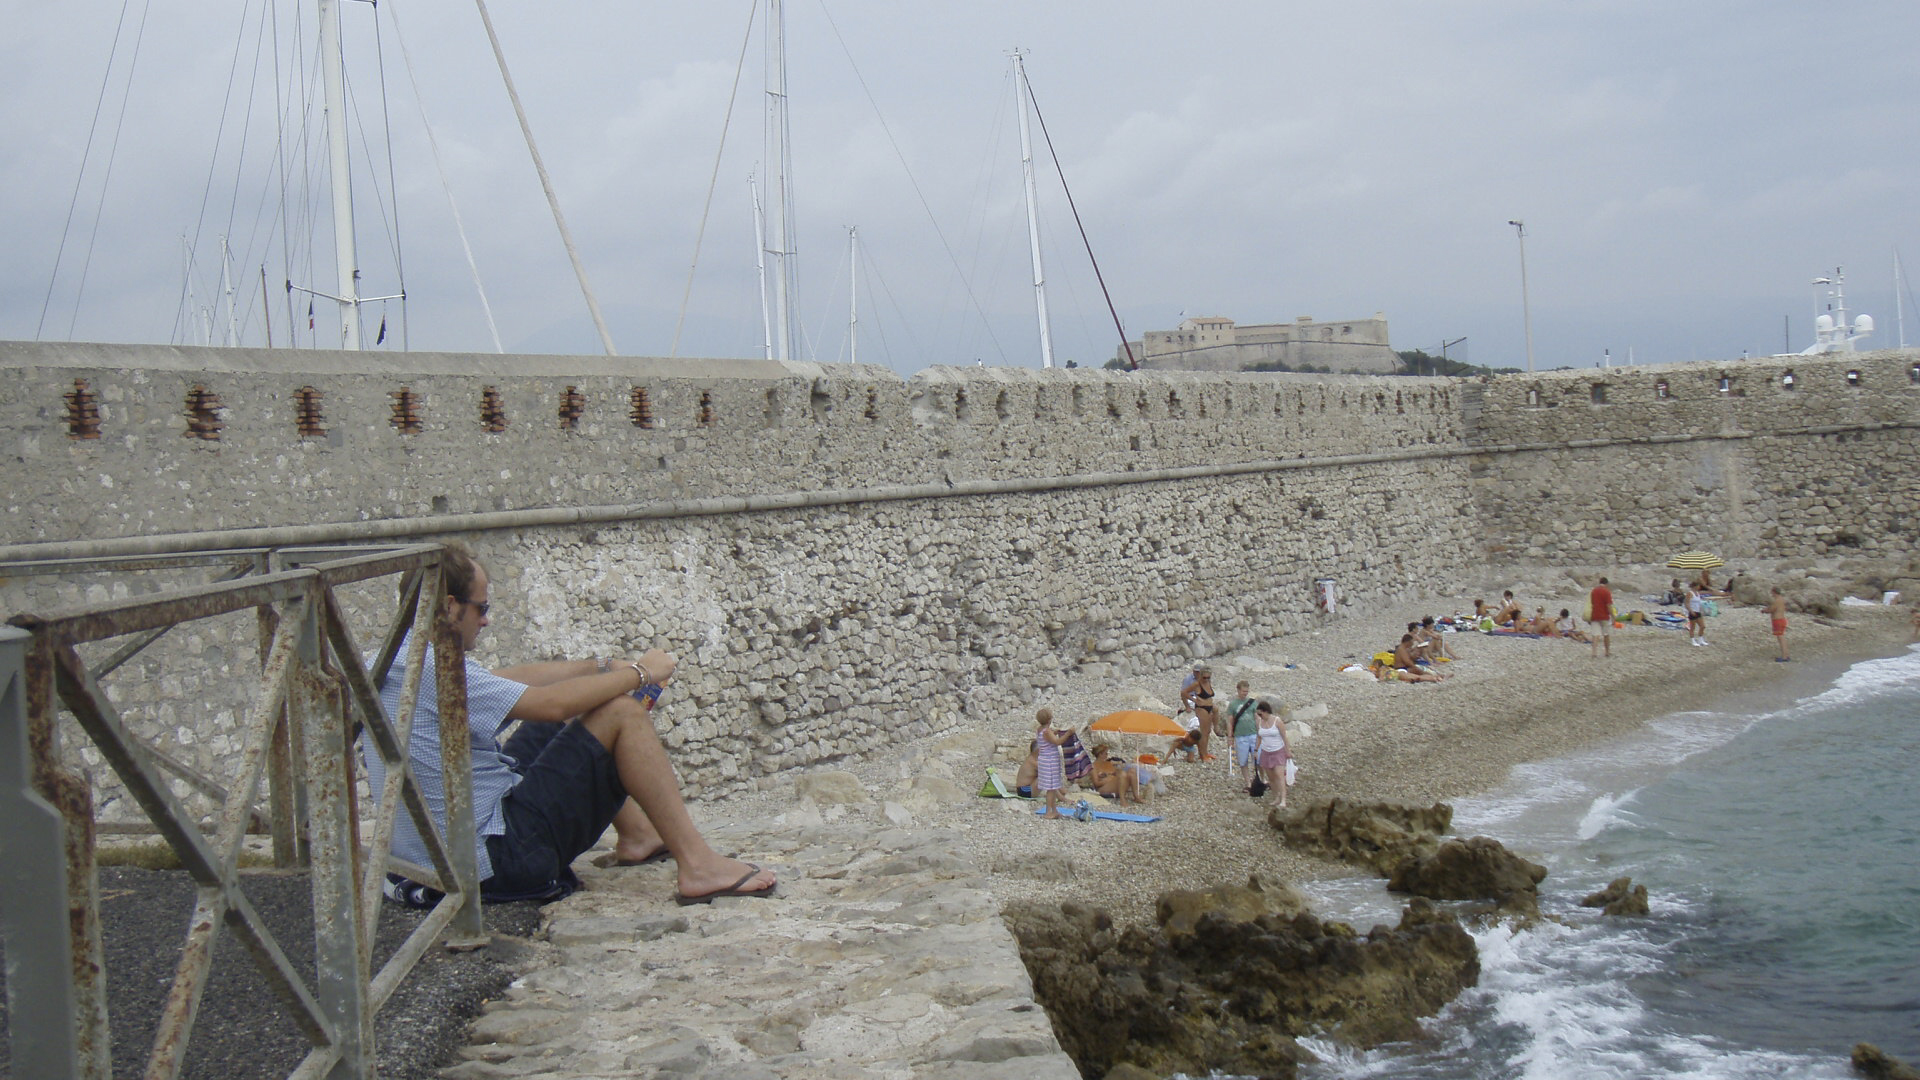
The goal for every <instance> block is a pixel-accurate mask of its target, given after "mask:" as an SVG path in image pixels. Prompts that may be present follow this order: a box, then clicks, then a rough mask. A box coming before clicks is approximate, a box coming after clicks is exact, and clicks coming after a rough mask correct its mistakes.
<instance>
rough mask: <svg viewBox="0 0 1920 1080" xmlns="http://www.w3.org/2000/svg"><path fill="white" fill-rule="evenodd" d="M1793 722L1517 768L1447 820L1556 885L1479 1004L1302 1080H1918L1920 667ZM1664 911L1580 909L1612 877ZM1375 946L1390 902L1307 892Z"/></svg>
mask: <svg viewBox="0 0 1920 1080" xmlns="http://www.w3.org/2000/svg"><path fill="white" fill-rule="evenodd" d="M1800 693H1801V695H1802V696H1801V697H1800V699H1799V700H1789V699H1777V700H1775V701H1772V702H1755V701H1746V702H1739V703H1736V704H1735V705H1733V706H1731V707H1728V708H1725V709H1722V710H1720V711H1715V712H1690V713H1680V714H1676V715H1673V716H1669V717H1666V718H1664V719H1662V720H1659V721H1657V722H1655V723H1653V724H1651V725H1649V726H1648V727H1647V728H1646V729H1645V730H1643V731H1642V732H1640V733H1639V734H1637V735H1635V736H1633V737H1631V738H1629V739H1627V740H1625V741H1622V742H1617V743H1611V744H1608V745H1606V746H1604V747H1600V748H1598V749H1595V750H1592V751H1590V752H1586V753H1582V754H1580V755H1577V756H1573V757H1568V758H1563V759H1559V760H1555V761H1549V762H1544V763H1539V764H1535V765H1529V766H1525V767H1523V768H1521V769H1518V770H1516V771H1515V772H1514V774H1513V776H1512V777H1511V779H1510V781H1509V783H1508V785H1507V786H1506V787H1505V788H1503V789H1502V790H1500V791H1497V792H1494V793H1492V794H1490V795H1487V796H1485V797H1481V798H1476V799H1470V800H1462V801H1459V802H1456V803H1455V804H1454V819H1453V823H1454V829H1455V831H1456V832H1457V833H1459V834H1460V835H1463V836H1470V835H1475V834H1484V835H1488V836H1492V837H1494V838H1496V839H1498V840H1500V841H1501V842H1502V843H1504V844H1506V845H1507V846H1508V847H1509V848H1511V849H1513V850H1515V851H1518V852H1521V853H1523V854H1525V855H1526V856H1528V857H1529V858H1532V859H1534V860H1536V861H1538V862H1541V863H1543V864H1544V865H1545V866H1546V867H1547V870H1548V877H1547V879H1546V880H1545V881H1544V882H1543V883H1542V885H1541V905H1540V906H1541V910H1542V911H1543V912H1544V913H1546V914H1549V915H1553V916H1558V917H1559V921H1556V920H1542V921H1541V922H1540V923H1539V924H1537V925H1536V926H1534V927H1532V928H1530V929H1525V930H1519V931H1515V930H1512V929H1510V928H1506V927H1495V928H1489V929H1485V930H1480V931H1476V932H1475V938H1476V941H1477V942H1478V945H1479V948H1480V964H1481V972H1480V980H1479V985H1478V986H1476V987H1474V988H1472V989H1469V990H1467V991H1466V992H1465V993H1463V994H1462V995H1461V996H1460V997H1459V998H1457V999H1456V1000H1455V1001H1454V1002H1453V1003H1452V1004H1451V1005H1449V1006H1448V1007H1447V1008H1446V1009H1445V1010H1444V1011H1443V1012H1442V1013H1441V1014H1440V1015H1438V1016H1437V1017H1434V1018H1432V1019H1431V1020H1429V1021H1428V1022H1427V1023H1426V1031H1427V1037H1426V1038H1424V1039H1422V1040H1419V1041H1416V1042H1414V1043H1409V1044H1398V1045H1393V1046H1387V1047H1382V1048H1378V1049H1376V1050H1373V1051H1368V1052H1364V1053H1360V1052H1354V1051H1350V1050H1344V1049H1341V1048H1339V1047H1338V1046H1337V1045H1335V1044H1333V1043H1332V1042H1330V1041H1328V1040H1319V1039H1310V1040H1307V1045H1308V1047H1309V1048H1310V1049H1312V1050H1314V1051H1315V1052H1316V1053H1318V1054H1320V1055H1322V1057H1323V1061H1322V1063H1320V1064H1317V1065H1312V1066H1309V1067H1307V1068H1305V1069H1304V1070H1303V1071H1302V1075H1303V1076H1305V1077H1309V1078H1321V1080H1326V1078H1334V1077H1339V1078H1349V1077H1395V1078H1400V1077H1410V1078H1433V1080H1453V1078H1459V1080H1467V1078H1473V1080H1490V1078H1528V1080H1533V1078H1539V1080H1548V1078H1553V1080H1560V1078H1573V1077H1578V1078H1582V1080H1587V1078H1597V1077H1619V1078H1629V1077H1631V1078H1641V1077H1689V1078H1699V1080H1719V1078H1726V1080H1734V1078H1740V1080H1751V1078H1756V1077H1779V1078H1788V1077H1792V1078H1796V1080H1797V1078H1812V1080H1843V1078H1849V1077H1851V1076H1852V1075H1853V1074H1852V1072H1851V1070H1850V1069H1849V1067H1848V1064H1847V1056H1848V1054H1849V1053H1850V1051H1851V1049H1852V1047H1853V1045H1854V1044H1855V1043H1856V1042H1872V1043H1876V1044H1878V1045H1879V1046H1880V1047H1881V1048H1882V1049H1884V1050H1886V1051H1887V1052H1888V1053H1890V1054H1892V1055H1894V1056H1895V1057H1898V1058H1901V1059H1903V1060H1905V1061H1906V1062H1907V1063H1908V1064H1911V1065H1920V650H1916V651H1913V652H1908V653H1906V654H1903V655H1900V656H1895V657H1892V658H1889V659H1880V660H1869V661H1865V662H1862V663H1859V664H1856V665H1854V666H1853V667H1852V668H1850V669H1848V670H1846V671H1845V672H1844V673H1842V674H1840V675H1838V677H1837V678H1833V679H1831V681H1829V682H1827V683H1826V684H1825V685H1824V686H1809V687H1803V688H1802V689H1801V691H1800ZM1621 876H1631V877H1632V878H1633V880H1634V882H1635V883H1636V884H1643V885H1645V886H1646V887H1647V890H1648V894H1649V900H1650V903H1651V907H1652V913H1651V915H1649V916H1648V917H1645V918H1609V917H1606V916H1603V915H1601V914H1600V913H1599V912H1598V911H1597V910H1595V909H1591V908H1582V907H1579V906H1578V902H1579V900H1580V899H1581V898H1583V897H1584V896H1586V895H1587V894H1588V893H1590V892H1593V891H1597V890H1598V889H1600V888H1602V887H1603V886H1605V885H1606V884H1607V882H1608V881H1610V880H1612V879H1613V878H1616V877H1621ZM1309 892H1310V895H1311V896H1312V899H1313V900H1314V902H1315V906H1316V907H1317V908H1318V909H1320V910H1321V911H1322V912H1323V913H1324V914H1327V915H1329V916H1333V917H1339V915H1338V914H1336V913H1340V912H1348V913H1351V914H1349V915H1348V919H1349V921H1351V922H1353V923H1354V925H1356V926H1357V927H1358V928H1360V929H1361V930H1363V931H1364V930H1365V929H1366V928H1367V927H1368V926H1371V925H1372V924H1373V923H1374V922H1387V923H1392V922H1393V921H1395V920H1396V919H1397V916H1398V909H1399V904H1400V900H1401V899H1403V898H1394V897H1389V896H1387V895H1386V894H1385V892H1384V890H1381V889H1380V888H1379V885H1378V883H1377V882H1371V883H1362V882H1358V881H1347V882H1334V883H1323V884H1321V885H1318V886H1315V887H1313V888H1312V889H1310V890H1309Z"/></svg>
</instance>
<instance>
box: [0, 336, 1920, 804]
mask: <svg viewBox="0 0 1920 1080" xmlns="http://www.w3.org/2000/svg"><path fill="white" fill-rule="evenodd" d="M1916 421H1920V352H1916V351H1907V352H1902V353H1875V354H1862V355H1857V356H1850V357H1835V358H1804V357H1789V358H1778V359H1772V360H1759V361H1741V362H1738V363H1729V364H1724V365H1715V364H1687V365H1673V366H1665V367H1641V368H1620V369H1611V370H1608V371H1604V372H1602V371H1595V370H1591V369H1589V370H1584V371H1563V372H1551V373H1544V374H1539V375H1526V376H1521V375H1513V376H1503V377H1498V378H1490V379H1481V380H1462V379H1437V378H1436V379H1427V378H1405V377H1366V376H1306V375H1285V374H1219V373H1186V372H1153V373H1148V372H1138V373H1131V374H1128V373H1117V372H1109V371H1090V370H1054V371H1033V370H1027V369H1011V368H964V369H949V368H932V369H928V370H925V371H922V372H920V373H919V374H917V375H915V376H913V377H911V378H904V379H903V378H901V377H899V376H896V375H894V374H892V373H891V372H888V371H885V370H882V369H878V368H872V367H863V366H834V367H828V366H824V365H811V364H777V363H771V362H761V361H719V360H714V361H702V360H657V359H642V358H624V357H623V358H604V357H498V356H475V355H464V354H462V355H455V354H433V353H407V354H358V355H355V354H342V353H335V352H307V351H302V352H295V351H284V350H282V351H266V350H246V349H206V348H176V347H160V346H109V345H77V344H36V343H0V450H4V452H5V454H6V455H7V456H8V458H10V459H11V460H10V461H9V462H8V483H7V485H6V488H5V490H4V493H3V494H4V503H3V504H0V505H4V508H5V511H6V513H5V515H4V516H3V517H0V544H3V545H4V546H0V561H4V562H6V563H11V564H15V565H16V566H17V564H18V563H19V562H20V561H21V560H29V559H48V558H56V557H68V556H77V555H85V556H111V555H120V554H150V553H156V552H179V551H197V550H208V549H219V548H233V547H245V546H254V545H284V544H306V543H327V542H340V541H350V540H376V541H396V540H412V539H422V538H425V539H433V538H438V537H443V536H448V535H460V536H463V537H465V538H466V539H468V540H470V541H471V542H473V543H474V544H475V546H476V547H477V548H478V549H479V550H480V552H481V553H482V556H483V557H484V558H485V559H487V560H488V562H489V563H490V564H491V565H492V567H493V568H494V570H495V571H496V573H495V577H496V586H495V591H494V596H495V602H496V605H497V608H498V610H497V611H496V614H495V622H496V629H495V630H494V631H493V632H492V635H491V641H490V642H489V643H488V645H487V646H486V647H489V648H490V650H491V651H490V653H489V656H490V657H492V658H494V659H499V660H504V659H506V658H515V659H518V658H526V657H535V656H550V655H563V654H566V655H583V654H591V653H612V652H617V651H626V650H638V649H641V648H645V647H650V646H655V645H657V646H660V647H663V648H667V649H669V650H671V651H674V652H675V653H677V654H679V655H681V656H682V657H683V658H684V659H685V660H686V664H685V667H684V668H683V672H684V675H683V678H682V681H680V682H678V683H677V684H676V691H677V692H676V693H675V694H674V695H672V697H671V698H669V702H670V705H669V706H668V707H666V708H664V709H663V710H662V711H661V713H660V714H659V715H660V716H661V726H662V729H663V732H664V734H665V737H666V739H667V741H668V742H669V743H670V744H671V745H672V746H673V747H674V748H675V750H676V757H675V761H676V765H677V766H678V767H679V768H680V770H681V772H682V775H683V777H684V778H685V780H686V782H687V784H688V786H689V788H690V790H691V791H692V792H693V793H694V794H695V795H696V796H712V795H717V794H721V793H724V792H727V791H730V790H737V789H740V788H743V787H748V786H751V785H753V784H755V783H756V781H757V780H759V779H760V778H762V777H765V776H767V775H770V774H772V773H776V772H779V771H781V770H786V769H791V768H796V767H802V766H808V765H814V764H819V763H823V762H830V761H833V760H836V759H840V758H844V757H847V756H852V755H860V754H862V753H864V752H866V751H867V750H869V749H871V748H873V747H875V746H876V745H878V744H879V743H880V742H882V741H883V740H885V739H887V738H889V737H890V736H892V735H894V734H896V733H903V734H913V735H918V734H926V733H930V732H936V731H941V730H946V729H949V728H952V727H955V726H956V725H958V724H960V723H961V722H962V721H963V720H965V719H966V718H968V717H969V716H970V715H974V714H979V713H988V712H994V711H995V710H997V709H1000V708H1004V706H1005V705H1006V704H1008V703H1009V702H1025V701H1029V700H1031V699H1032V698H1033V697H1034V696H1036V695H1038V694H1040V693H1043V692H1044V691H1045V689H1046V688H1047V687H1048V686H1050V685H1052V684H1053V683H1054V682H1055V681H1056V680H1057V679H1058V678H1059V677H1060V673H1061V672H1063V671H1065V670H1068V669H1083V670H1086V671H1088V672H1090V673H1092V674H1096V675H1098V674H1111V675H1114V676H1116V677H1118V676H1124V675H1126V674H1129V673H1131V672H1133V671H1136V670H1149V669H1152V670H1158V669H1163V668H1165V667H1167V666H1170V665H1173V664H1178V663H1180V662H1183V661H1184V660H1186V659H1187V658H1189V657H1201V656H1212V655H1217V654H1219V653H1222V652H1225V651H1228V650H1230V649H1233V648H1236V647H1239V646H1242V645H1245V644H1248V643H1251V642H1254V641H1258V640H1263V639H1266V638H1269V637H1272V636H1275V635H1277V634H1282V633H1286V632H1290V631H1296V630H1300V629H1304V628H1307V627H1310V626H1312V625H1315V624H1316V623H1317V621H1318V620H1320V619H1323V618H1326V617H1328V616H1327V615H1325V614H1323V613H1320V612H1318V611H1316V610H1315V607H1314V595H1315V593H1314V582H1315V581H1316V580H1317V579H1322V578H1331V579H1335V580H1336V581H1337V582H1338V585H1339V590H1340V595H1341V597H1342V603H1343V605H1347V606H1350V607H1352V606H1357V607H1358V608H1360V609H1372V608H1375V607H1377V606H1379V605H1382V604H1385V603H1389V602H1392V601H1396V600H1400V599H1410V598H1413V597H1418V596H1422V595H1425V594H1427V593H1428V591H1429V590H1430V589H1431V587H1432V586H1433V584H1434V583H1436V582H1439V581H1443V580H1445V579H1446V578H1447V577H1449V576H1450V575H1454V574H1457V573H1458V572H1460V571H1462V570H1463V569H1465V568H1468V567H1475V566H1480V565H1483V564H1485V563H1486V562H1488V561H1498V560H1500V559H1501V558H1503V557H1514V558H1528V559H1536V560H1537V559H1542V558H1545V559H1555V558H1565V559H1568V560H1579V561H1583V562H1596V561H1605V560H1608V559H1620V560H1629V559H1631V560H1636V561H1648V560H1657V559H1660V558H1664V556H1665V554H1666V553H1668V552H1669V551H1670V550H1674V549H1677V548H1680V547H1695V546H1699V547H1711V548H1715V549H1716V550H1719V551H1720V552H1721V553H1722V554H1724V555H1726V556H1727V557H1729V558H1738V557H1756V556H1766V557H1782V556H1792V555H1795V554H1805V555H1809V556H1811V555H1818V554H1828V553H1834V552H1845V551H1847V550H1850V549H1858V550H1861V551H1872V550H1874V549H1876V548H1879V547H1882V546H1886V545H1904V544H1910V543H1911V538H1912V534H1913V530H1914V526H1915V513H1916V508H1920V468H1917V467H1916V466H1920V450H1916V447H1915V440H1914V439H1913V428H1914V426H1915V423H1916ZM196 573H198V574H200V576H197V577H196V576H195V574H196ZM0 575H6V576H4V577H3V578H0V603H4V605H5V607H6V608H7V610H8V612H9V613H15V612H28V611H42V612H44V611H53V610H58V609H61V608H65V607H70V606H73V605H76V604H79V603H83V602H100V601H104V600H108V599H112V598H115V597H124V596H130V595H139V594H141V593H144V592H148V591H153V590H158V589H162V588H167V587H172V586H175V585H178V584H183V583H186V582H199V581H204V580H206V578H205V575H204V572H203V571H195V572H186V571H181V572H171V573H170V572H164V571H155V572H147V573H141V574H120V575H116V576H100V575H72V576H60V575H45V574H34V575H24V576H23V575H22V574H20V573H19V572H18V570H17V569H15V570H9V569H8V568H7V567H6V566H0ZM382 600H383V598H382V597H379V596H377V595H371V594H369V595H368V596H366V597H365V598H364V600H363V602H362V603H361V604H360V605H359V608H360V609H361V610H362V611H363V614H364V617H365V618H366V619H367V620H368V630H367V634H366V635H363V640H365V639H367V638H370V637H371V635H372V627H373V626H374V625H375V624H374V622H373V621H372V620H373V619H374V618H375V617H376V616H375V615H374V614H373V613H374V612H376V611H377V610H378V608H379V606H380V603H381V602H382ZM388 602H389V603H390V601H388ZM1335 617H1337V613H1336V616H1335ZM254 633H255V631H254V629H253V627H252V624H251V622H250V621H241V620H235V621H234V622H233V623H232V624H230V625H208V626H200V627H195V628H194V629H193V631H192V632H189V633H183V634H176V635H172V636H171V637H170V638H169V639H167V640H166V641H165V642H164V643H163V644H161V645H158V646H156V647H155V648H154V649H152V650H149V652H148V653H147V654H143V655H142V657H141V658H140V659H138V660H136V661H135V662H134V663H133V664H131V665H129V668H128V669H127V673H126V674H125V675H123V676H117V677H116V680H115V682H114V684H113V685H112V693H113V694H114V695H115V697H116V700H117V701H118V702H119V704H120V707H121V708H122V709H123V710H124V711H125V712H126V713H127V716H128V719H129V721H130V723H132V724H133V726H134V727H135V729H136V730H138V731H141V732H142V733H143V734H146V735H148V736H149V737H157V738H163V739H164V740H165V741H166V742H167V743H168V745H169V747H170V749H171V750H172V751H173V752H175V753H176V754H178V755H179V756H181V757H182V758H183V759H184V760H187V761H188V762H189V763H191V764H194V765H196V766H197V767H200V768H202V769H205V770H207V771H209V772H213V773H218V772H220V771H222V770H221V763H222V760H223V758H225V757H226V756H228V755H230V753H231V749H232V746H231V738H230V734H229V729H230V728H231V726H232V724H233V723H234V719H233V718H234V717H236V716H241V715H244V713H245V706H246V702H245V701H244V700H239V699H238V698H237V694H238V693H239V690H238V689H237V688H243V687H245V686H246V685H247V680H246V677H245V676H246V675H247V673H248V672H250V671H251V670H253V668H254V666H255V665H257V657H256V648H255V642H254V636H253V635H254ZM483 659H484V658H483ZM83 744H84V740H83V739H79V738H70V739H68V740H67V741H66V745H67V746H68V747H69V752H70V753H76V754H78V755H79V757H80V758H81V759H82V760H83V761H84V762H85V763H86V764H87V765H88V766H90V767H91V771H92V772H93V775H94V778H95V781H96V783H98V784H100V786H101V790H102V798H103V799H104V800H106V801H107V802H108V803H109V805H108V806H107V807H106V812H105V813H103V816H107V817H110V816H111V814H112V812H113V811H114V810H115V808H114V807H113V806H112V805H111V800H112V799H113V797H114V789H113V785H112V784H111V782H110V777H109V776H108V775H107V774H106V773H105V770H103V769H100V768H99V767H98V766H99V761H98V760H97V758H94V757H91V756H90V755H91V751H90V750H89V749H88V748H86V747H85V746H84V745H83ZM182 794H183V796H184V795H188V794H189V793H188V792H186V791H185V790H184V789H183V791H182ZM127 809H128V811H129V812H130V811H131V808H130V807H129V808H127Z"/></svg>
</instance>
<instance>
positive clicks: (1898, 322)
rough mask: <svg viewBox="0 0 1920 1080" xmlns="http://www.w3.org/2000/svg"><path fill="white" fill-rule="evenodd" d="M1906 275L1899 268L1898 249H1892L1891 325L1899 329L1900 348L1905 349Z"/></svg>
mask: <svg viewBox="0 0 1920 1080" xmlns="http://www.w3.org/2000/svg"><path fill="white" fill-rule="evenodd" d="M1906 278H1907V275H1906V272H1905V270H1904V269H1902V267H1901V266H1900V249H1899V248H1894V249H1893V323H1894V326H1896V327H1897V328H1898V329H1899V334H1900V347H1901V348H1903V349H1904V348H1906V347H1907V304H1906V296H1905V295H1903V294H1904V293H1905V292H1906V291H1907V281H1906Z"/></svg>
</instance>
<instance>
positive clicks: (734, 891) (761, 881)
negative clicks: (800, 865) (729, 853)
mask: <svg viewBox="0 0 1920 1080" xmlns="http://www.w3.org/2000/svg"><path fill="white" fill-rule="evenodd" d="M776 883H777V882H776V879H775V877H774V873H773V871H771V870H757V869H755V868H754V865H753V864H752V863H747V862H741V861H740V860H739V859H729V858H723V857H721V856H718V855H716V856H714V857H713V858H712V859H710V860H706V861H703V862H702V863H701V864H700V865H698V866H689V865H688V864H687V863H685V862H684V861H683V862H681V863H680V895H681V896H683V897H687V898H689V899H698V898H699V897H702V896H711V895H713V894H715V893H720V892H727V893H729V894H731V895H736V896H744V895H749V894H753V893H770V892H772V891H773V887H774V885H775V884H776Z"/></svg>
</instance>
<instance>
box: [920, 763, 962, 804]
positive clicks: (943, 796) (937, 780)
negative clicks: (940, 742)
mask: <svg viewBox="0 0 1920 1080" xmlns="http://www.w3.org/2000/svg"><path fill="white" fill-rule="evenodd" d="M949 771H951V770H949ZM911 790H912V791H913V792H915V793H916V794H924V795H926V796H927V797H928V798H929V799H930V800H931V801H933V802H934V803H963V802H966V801H968V800H969V799H972V798H973V797H974V794H973V792H971V791H968V790H967V789H966V788H963V787H961V786H960V785H959V784H957V783H955V782H954V781H953V780H951V779H948V778H947V777H942V776H931V775H928V776H916V777H914V779H913V783H912V784H911Z"/></svg>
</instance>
